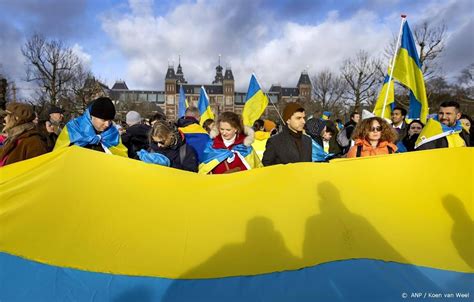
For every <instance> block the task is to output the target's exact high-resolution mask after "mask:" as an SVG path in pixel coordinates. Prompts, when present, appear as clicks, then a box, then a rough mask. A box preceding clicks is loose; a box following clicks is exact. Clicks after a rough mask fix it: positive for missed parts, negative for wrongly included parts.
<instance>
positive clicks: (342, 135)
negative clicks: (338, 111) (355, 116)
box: [336, 125, 354, 148]
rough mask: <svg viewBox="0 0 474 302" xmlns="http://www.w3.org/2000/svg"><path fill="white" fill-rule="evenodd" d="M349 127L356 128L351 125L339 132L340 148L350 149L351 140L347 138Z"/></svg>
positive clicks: (337, 139) (337, 138)
mask: <svg viewBox="0 0 474 302" xmlns="http://www.w3.org/2000/svg"><path fill="white" fill-rule="evenodd" d="M349 127H354V126H352V125H350V126H347V127H345V128H344V129H342V130H341V131H339V133H338V134H337V136H336V141H337V143H338V144H339V146H341V147H343V148H345V147H349V146H350V145H351V138H350V137H349V138H348V137H347V128H349Z"/></svg>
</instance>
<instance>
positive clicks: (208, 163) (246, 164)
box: [199, 112, 262, 174]
mask: <svg viewBox="0 0 474 302" xmlns="http://www.w3.org/2000/svg"><path fill="white" fill-rule="evenodd" d="M216 125H217V129H216V128H214V129H212V130H211V138H212V142H210V143H209V144H208V145H207V147H206V149H205V150H204V160H203V162H202V163H201V164H200V165H199V173H200V174H226V173H234V172H239V171H245V170H250V169H253V168H259V167H261V166H262V164H261V162H260V159H259V158H258V156H257V153H256V152H255V150H254V149H253V148H252V147H251V145H252V143H253V141H254V131H253V130H252V129H251V128H250V127H245V128H244V126H243V123H242V120H241V118H240V117H239V115H237V114H235V113H233V112H223V113H222V114H221V115H220V116H219V118H218V119H217V122H216Z"/></svg>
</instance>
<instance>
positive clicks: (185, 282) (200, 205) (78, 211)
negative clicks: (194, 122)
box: [0, 146, 474, 302]
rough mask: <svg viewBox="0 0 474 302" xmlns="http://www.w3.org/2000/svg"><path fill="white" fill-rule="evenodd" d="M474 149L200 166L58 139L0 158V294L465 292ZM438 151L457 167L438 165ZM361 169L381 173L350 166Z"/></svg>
mask: <svg viewBox="0 0 474 302" xmlns="http://www.w3.org/2000/svg"><path fill="white" fill-rule="evenodd" d="M473 157H474V149H473V148H446V149H438V150H430V151H421V152H409V153H405V154H395V155H390V156H374V157H371V158H354V159H340V160H335V161H332V162H329V163H323V164H315V163H296V164H289V165H275V166H271V167H265V168H262V169H252V170H250V171H245V172H241V173H233V174H226V175H212V176H209V175H199V174H195V173H190V172H187V171H182V170H178V169H172V168H168V167H162V166H158V165H150V164H146V163H143V162H140V161H136V160H132V159H128V158H123V157H119V156H107V155H106V154H104V153H101V152H95V151H92V150H87V149H84V148H79V147H76V146H72V147H70V148H63V149H61V150H59V151H54V152H51V153H47V154H45V155H42V156H39V157H35V158H32V159H29V160H26V161H22V162H18V163H15V164H13V165H8V166H6V167H3V168H0V300H1V301H167V302H169V301H211V302H212V301H251V302H252V301H291V302H293V301H298V302H306V301H308V302H309V301H311V302H313V301H403V299H404V298H405V297H407V299H408V296H403V294H407V295H411V294H412V293H419V292H421V293H446V294H448V293H459V294H463V295H465V296H464V297H466V295H468V294H470V298H472V297H473V295H474V288H473V284H474V244H473V240H472V236H473V232H474V229H473V222H472V219H473V218H474V207H473V199H472V197H473V194H472V191H473V189H472V188H473V187H474V181H473V175H474V174H473V165H472V158H473ZM446 162H449V163H450V164H451V165H453V166H455V167H456V166H458V167H463V169H458V170H457V171H456V175H455V177H439V169H440V168H439V167H442V166H443V165H445V164H446ZM413 163H416V165H417V168H418V169H419V170H420V171H423V173H424V175H426V177H421V178H419V179H418V180H417V181H416V182H414V181H413V180H412V179H410V178H400V179H398V180H397V181H398V182H397V184H398V185H399V186H400V187H402V188H404V192H409V193H410V194H404V195H400V194H387V188H386V186H382V185H377V184H380V183H381V179H390V177H391V176H392V171H394V170H399V169H400V170H409V169H412V168H413ZM467 163H469V164H467ZM365 170H366V171H378V172H377V173H366V174H365V175H364V177H356V178H354V177H353V175H352V174H351V173H347V171H365ZM96 171H99V172H100V173H95V172H96ZM123 176H126V177H123ZM289 176H291V181H288V177H289ZM183 184H186V185H185V186H184V187H183ZM295 184H298V185H297V187H295ZM122 188H123V189H122ZM151 188H153V189H151ZM157 192H159V193H157ZM295 197H296V198H295ZM410 300H413V298H411V299H410ZM439 300H441V299H439ZM450 300H451V299H450ZM464 300H466V301H468V299H463V301H464ZM459 301H460V300H459Z"/></svg>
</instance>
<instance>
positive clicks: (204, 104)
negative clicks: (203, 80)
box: [198, 86, 214, 126]
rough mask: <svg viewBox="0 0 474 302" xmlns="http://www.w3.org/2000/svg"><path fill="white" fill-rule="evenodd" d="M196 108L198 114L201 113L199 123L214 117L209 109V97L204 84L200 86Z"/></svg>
mask: <svg viewBox="0 0 474 302" xmlns="http://www.w3.org/2000/svg"><path fill="white" fill-rule="evenodd" d="M198 109H199V114H200V115H201V119H200V121H199V123H200V124H201V126H202V124H204V122H205V121H206V120H207V119H214V113H213V112H212V110H211V107H210V105H209V97H208V96H207V92H206V89H204V86H201V92H200V94H199V101H198Z"/></svg>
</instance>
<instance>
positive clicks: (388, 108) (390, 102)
mask: <svg viewBox="0 0 474 302" xmlns="http://www.w3.org/2000/svg"><path fill="white" fill-rule="evenodd" d="M389 80H390V76H389V75H388V74H387V75H386V76H385V79H384V82H383V86H382V89H381V90H380V93H379V96H378V97H377V102H376V103H375V107H374V114H375V115H376V116H380V117H382V118H388V119H389V118H390V116H391V114H392V108H393V106H394V105H395V92H394V91H395V89H394V88H393V85H394V83H393V78H392V80H391V81H390V82H389ZM387 89H388V97H387V102H384V101H385V96H386V95H387ZM384 103H385V110H383V104H384ZM382 112H383V115H384V116H382Z"/></svg>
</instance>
